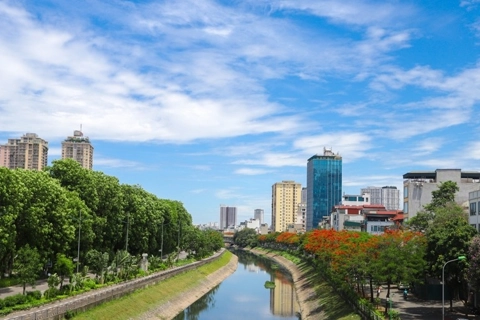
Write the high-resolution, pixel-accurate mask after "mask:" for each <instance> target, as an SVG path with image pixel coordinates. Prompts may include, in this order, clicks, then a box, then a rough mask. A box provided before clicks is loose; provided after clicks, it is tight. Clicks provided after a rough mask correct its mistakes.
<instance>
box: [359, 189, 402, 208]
mask: <svg viewBox="0 0 480 320" xmlns="http://www.w3.org/2000/svg"><path fill="white" fill-rule="evenodd" d="M361 193H362V194H365V193H368V194H370V203H371V204H381V205H383V206H385V208H386V209H387V210H398V209H399V208H400V190H398V189H397V187H393V186H385V187H367V188H363V189H362V191H361Z"/></svg>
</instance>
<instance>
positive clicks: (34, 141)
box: [0, 133, 48, 171]
mask: <svg viewBox="0 0 480 320" xmlns="http://www.w3.org/2000/svg"><path fill="white" fill-rule="evenodd" d="M47 162H48V142H47V141H45V140H43V139H42V138H40V137H39V136H38V135H36V134H35V133H27V134H25V135H24V136H22V137H21V138H19V139H8V143H7V144H5V145H2V146H0V166H2V167H7V168H10V169H17V168H21V169H27V170H38V171H40V170H42V169H43V168H45V167H46V166H47Z"/></svg>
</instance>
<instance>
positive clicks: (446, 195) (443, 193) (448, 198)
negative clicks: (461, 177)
mask: <svg viewBox="0 0 480 320" xmlns="http://www.w3.org/2000/svg"><path fill="white" fill-rule="evenodd" d="M458 190H459V188H458V185H457V183H456V182H453V181H445V182H442V183H440V185H439V187H438V189H437V190H434V191H432V202H430V203H429V204H427V205H426V206H424V208H425V210H426V211H430V212H435V211H436V210H437V209H438V208H442V207H445V206H446V205H447V204H448V203H454V202H455V193H456V192H457V191H458Z"/></svg>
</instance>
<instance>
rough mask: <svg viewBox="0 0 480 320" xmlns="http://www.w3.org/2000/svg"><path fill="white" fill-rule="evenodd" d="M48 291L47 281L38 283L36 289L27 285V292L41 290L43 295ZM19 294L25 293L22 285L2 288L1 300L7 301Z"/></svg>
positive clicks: (0, 290) (0, 291)
mask: <svg viewBox="0 0 480 320" xmlns="http://www.w3.org/2000/svg"><path fill="white" fill-rule="evenodd" d="M65 283H68V279H65V281H64V284H65ZM47 289H48V284H47V279H45V280H39V281H37V284H36V285H35V288H34V287H32V286H29V285H27V287H26V291H35V290H40V291H41V292H42V293H43V292H44V291H45V290H47ZM18 293H23V286H22V285H16V286H12V287H6V288H0V299H5V297H8V296H13V295H15V294H18Z"/></svg>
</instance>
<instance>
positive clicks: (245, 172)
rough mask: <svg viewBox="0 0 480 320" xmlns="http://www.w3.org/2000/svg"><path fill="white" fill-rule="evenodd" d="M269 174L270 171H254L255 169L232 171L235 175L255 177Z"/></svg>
mask: <svg viewBox="0 0 480 320" xmlns="http://www.w3.org/2000/svg"><path fill="white" fill-rule="evenodd" d="M269 172H271V171H270V170H265V169H255V168H239V169H237V170H235V171H234V173H235V174H240V175H247V176H256V175H262V174H266V173H269Z"/></svg>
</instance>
